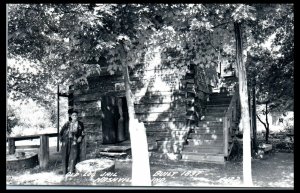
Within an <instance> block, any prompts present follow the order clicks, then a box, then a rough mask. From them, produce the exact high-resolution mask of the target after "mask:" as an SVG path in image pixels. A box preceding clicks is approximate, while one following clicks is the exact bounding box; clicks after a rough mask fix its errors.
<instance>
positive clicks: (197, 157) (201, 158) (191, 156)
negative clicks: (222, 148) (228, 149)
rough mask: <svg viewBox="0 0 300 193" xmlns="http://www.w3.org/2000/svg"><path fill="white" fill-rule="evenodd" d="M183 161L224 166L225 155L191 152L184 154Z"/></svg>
mask: <svg viewBox="0 0 300 193" xmlns="http://www.w3.org/2000/svg"><path fill="white" fill-rule="evenodd" d="M182 160H183V161H196V162H203V163H218V164H224V163H225V158H224V155H223V154H197V153H190V152H182Z"/></svg>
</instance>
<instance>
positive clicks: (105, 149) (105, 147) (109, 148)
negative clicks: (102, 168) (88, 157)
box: [98, 145, 131, 152]
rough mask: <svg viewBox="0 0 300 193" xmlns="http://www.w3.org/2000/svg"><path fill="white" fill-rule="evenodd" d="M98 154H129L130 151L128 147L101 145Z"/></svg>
mask: <svg viewBox="0 0 300 193" xmlns="http://www.w3.org/2000/svg"><path fill="white" fill-rule="evenodd" d="M98 150H99V151H100V152H129V151H130V150H131V147H130V146H114V145H103V146H102V147H99V148H98Z"/></svg>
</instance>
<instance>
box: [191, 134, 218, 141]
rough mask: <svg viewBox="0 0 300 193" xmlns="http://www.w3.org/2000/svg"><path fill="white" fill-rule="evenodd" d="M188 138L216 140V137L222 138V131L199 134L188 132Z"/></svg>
mask: <svg viewBox="0 0 300 193" xmlns="http://www.w3.org/2000/svg"><path fill="white" fill-rule="evenodd" d="M188 139H198V140H218V139H223V133H222V134H201V135H199V134H195V133H190V134H189V136H188Z"/></svg>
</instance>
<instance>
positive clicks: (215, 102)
mask: <svg viewBox="0 0 300 193" xmlns="http://www.w3.org/2000/svg"><path fill="white" fill-rule="evenodd" d="M206 104H207V105H215V106H226V105H227V106H229V104H230V101H209V102H207V103H206Z"/></svg>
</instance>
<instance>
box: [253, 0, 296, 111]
mask: <svg viewBox="0 0 300 193" xmlns="http://www.w3.org/2000/svg"><path fill="white" fill-rule="evenodd" d="M256 8H257V10H259V12H258V17H259V19H258V20H257V21H256V22H252V23H251V24H250V27H251V29H250V30H249V33H248V34H249V35H248V36H249V39H251V45H252V46H251V47H250V48H248V50H249V51H248V57H249V60H248V65H247V67H248V69H247V71H248V77H249V80H251V84H252V85H251V86H253V85H255V87H256V95H257V100H258V103H266V102H267V103H269V105H268V106H269V109H270V111H281V112H285V111H287V110H293V108H294V107H293V105H294V102H293V100H294V75H293V73H294V66H293V65H294V59H293V53H294V25H293V23H294V14H293V10H294V7H293V5H286V4H285V5H283V4H271V5H270V6H263V5H260V4H259V5H256ZM254 79H255V82H254V81H253V80H254ZM274 85H276V86H274Z"/></svg>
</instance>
